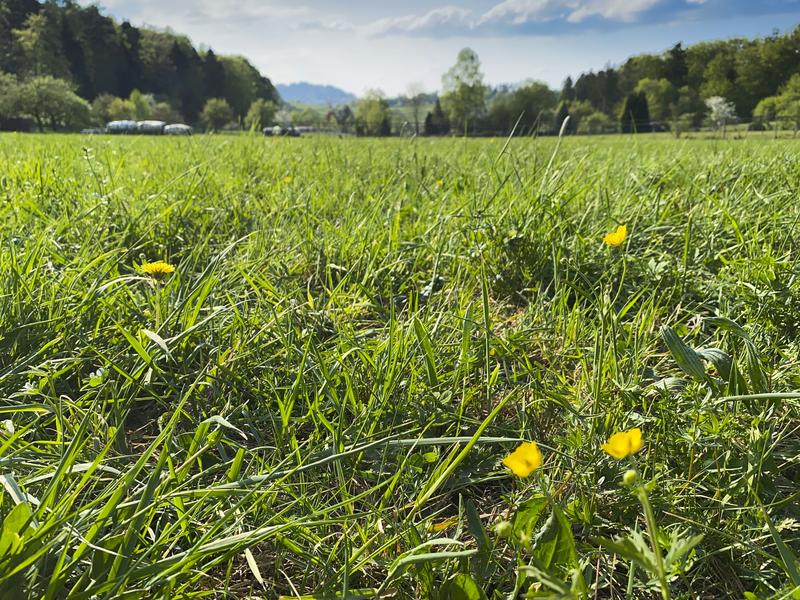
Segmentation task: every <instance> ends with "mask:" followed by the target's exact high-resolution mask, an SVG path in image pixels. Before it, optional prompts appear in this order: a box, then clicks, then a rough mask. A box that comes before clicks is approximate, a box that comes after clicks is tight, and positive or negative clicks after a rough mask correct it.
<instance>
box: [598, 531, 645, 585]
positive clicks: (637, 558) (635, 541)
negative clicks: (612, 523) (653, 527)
mask: <svg viewBox="0 0 800 600" xmlns="http://www.w3.org/2000/svg"><path fill="white" fill-rule="evenodd" d="M597 543H598V544H600V546H601V547H603V548H605V549H606V550H608V551H609V552H613V553H614V554H617V555H619V556H621V557H622V558H625V559H627V560H629V561H632V562H634V563H636V564H637V565H639V566H640V567H642V568H643V569H644V570H645V571H647V572H648V573H649V574H650V575H656V574H657V573H658V570H657V568H656V561H655V557H654V556H653V551H652V550H650V548H649V547H648V546H647V542H645V540H644V538H643V537H642V534H641V533H639V532H638V531H634V532H632V533H631V534H630V535H629V536H628V537H625V538H618V539H616V540H611V539H609V538H598V539H597Z"/></svg>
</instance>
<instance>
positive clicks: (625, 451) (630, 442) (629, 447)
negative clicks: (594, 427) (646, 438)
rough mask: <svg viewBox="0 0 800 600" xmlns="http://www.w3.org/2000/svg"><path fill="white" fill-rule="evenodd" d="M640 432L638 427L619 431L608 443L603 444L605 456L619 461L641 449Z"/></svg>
mask: <svg viewBox="0 0 800 600" xmlns="http://www.w3.org/2000/svg"><path fill="white" fill-rule="evenodd" d="M642 445H643V444H642V430H641V429H639V428H638V427H636V428H634V429H630V430H628V431H620V432H617V433H615V434H614V435H612V436H611V437H610V438H609V439H608V442H606V443H605V444H603V450H605V451H606V454H608V455H610V456H613V457H614V458H616V459H618V460H621V459H623V458H627V457H629V456H631V455H632V454H636V453H637V452H638V451H639V450H641V449H642Z"/></svg>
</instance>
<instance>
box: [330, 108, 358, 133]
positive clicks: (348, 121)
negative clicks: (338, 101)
mask: <svg viewBox="0 0 800 600" xmlns="http://www.w3.org/2000/svg"><path fill="white" fill-rule="evenodd" d="M333 117H334V119H336V125H338V126H339V131H341V132H342V133H349V132H350V129H351V128H352V127H353V123H355V120H356V118H355V115H354V114H353V111H352V109H351V108H350V107H349V106H347V105H346V104H345V105H344V106H342V107H340V108H339V109H337V110H336V111H334V113H333Z"/></svg>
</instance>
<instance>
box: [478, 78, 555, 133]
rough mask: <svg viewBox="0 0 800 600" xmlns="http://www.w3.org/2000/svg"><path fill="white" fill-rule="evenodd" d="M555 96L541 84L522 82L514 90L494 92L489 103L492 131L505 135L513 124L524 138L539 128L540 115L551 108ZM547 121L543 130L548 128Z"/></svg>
mask: <svg viewBox="0 0 800 600" xmlns="http://www.w3.org/2000/svg"><path fill="white" fill-rule="evenodd" d="M556 97H557V96H556V93H555V92H554V91H553V90H551V89H550V88H549V87H548V86H547V84H545V83H543V82H541V81H526V82H524V83H523V84H522V85H520V86H519V87H518V88H516V89H507V88H506V89H502V90H500V91H498V92H497V93H496V94H495V95H494V97H493V98H492V101H491V102H490V104H489V122H490V123H491V127H492V129H493V131H495V132H498V133H503V134H505V135H507V134H508V133H510V132H511V130H512V129H513V127H514V125H516V124H517V123H519V125H518V126H517V130H516V131H517V133H518V134H520V135H524V134H527V133H531V132H533V131H535V130H538V129H540V128H541V124H542V114H543V113H544V112H545V111H548V110H550V109H553V108H555V106H556ZM549 126H550V124H549V122H548V124H547V129H549Z"/></svg>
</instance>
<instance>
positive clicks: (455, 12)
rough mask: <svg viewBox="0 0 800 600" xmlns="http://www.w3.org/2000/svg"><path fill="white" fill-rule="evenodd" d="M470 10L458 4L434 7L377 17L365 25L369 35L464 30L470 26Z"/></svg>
mask: <svg viewBox="0 0 800 600" xmlns="http://www.w3.org/2000/svg"><path fill="white" fill-rule="evenodd" d="M471 14H472V11H470V10H467V9H465V8H459V7H458V6H443V7H441V8H434V9H433V10H431V11H429V12H427V13H425V14H423V15H406V16H403V17H388V18H384V19H378V20H377V21H374V22H372V23H370V24H369V25H367V26H366V27H365V29H364V30H365V32H366V34H367V35H368V36H370V37H379V36H383V35H392V34H420V33H436V32H447V31H448V30H454V29H457V30H464V29H467V30H468V29H470V28H471V27H472V25H471V23H470V15H471Z"/></svg>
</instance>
